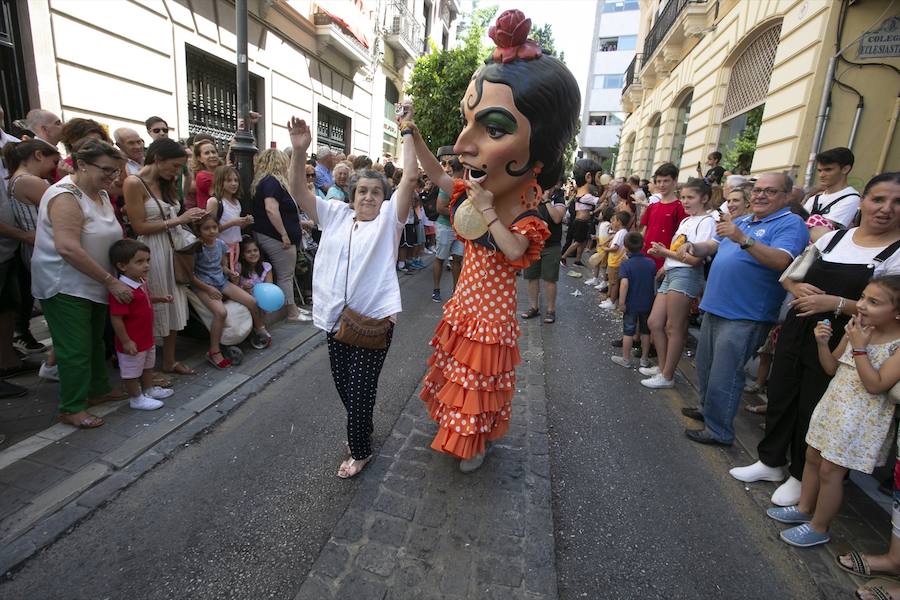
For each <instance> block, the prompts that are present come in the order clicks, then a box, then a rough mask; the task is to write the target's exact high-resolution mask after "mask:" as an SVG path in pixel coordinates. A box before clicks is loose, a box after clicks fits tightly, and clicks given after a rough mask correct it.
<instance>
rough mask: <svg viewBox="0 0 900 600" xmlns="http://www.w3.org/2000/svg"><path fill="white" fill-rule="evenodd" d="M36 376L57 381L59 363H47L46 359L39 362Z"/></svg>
mask: <svg viewBox="0 0 900 600" xmlns="http://www.w3.org/2000/svg"><path fill="white" fill-rule="evenodd" d="M38 377H40V378H41V379H47V380H49V381H59V365H48V364H47V362H46V361H44V362H42V363H41V368H40V370H38Z"/></svg>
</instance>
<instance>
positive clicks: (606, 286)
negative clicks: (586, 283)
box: [594, 281, 609, 292]
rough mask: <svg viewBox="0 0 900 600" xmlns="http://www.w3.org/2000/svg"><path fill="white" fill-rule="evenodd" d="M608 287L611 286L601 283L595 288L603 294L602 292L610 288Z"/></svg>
mask: <svg viewBox="0 0 900 600" xmlns="http://www.w3.org/2000/svg"><path fill="white" fill-rule="evenodd" d="M608 287H609V284H608V283H606V281H601V282H600V283H598V284H597V285H595V286H594V289H595V290H600V291H601V292H602V291H605V290H606V288H608Z"/></svg>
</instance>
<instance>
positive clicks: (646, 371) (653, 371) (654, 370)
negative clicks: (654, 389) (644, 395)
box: [638, 366, 660, 377]
mask: <svg viewBox="0 0 900 600" xmlns="http://www.w3.org/2000/svg"><path fill="white" fill-rule="evenodd" d="M638 373H640V374H641V375H646V376H647V377H653V376H654V375H659V374H660V370H659V367H655V366H654V367H641V368H640V369H638Z"/></svg>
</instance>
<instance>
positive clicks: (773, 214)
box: [682, 173, 809, 446]
mask: <svg viewBox="0 0 900 600" xmlns="http://www.w3.org/2000/svg"><path fill="white" fill-rule="evenodd" d="M793 185H794V182H793V181H792V180H791V177H790V176H789V175H787V174H783V173H763V174H762V175H760V176H759V179H757V180H756V183H755V184H754V186H753V190H752V191H751V194H750V208H751V210H752V214H750V215H745V216H742V217H739V218H737V219H735V220H734V221H733V222H732V221H730V220H729V219H727V217H726V220H723V221H722V222H721V223H719V224H718V225H717V226H716V237H715V239H712V240H709V241H708V242H698V243H696V244H690V243H689V244H685V246H687V249H686V251H687V252H690V253H691V254H693V255H694V256H701V257H702V256H711V255H712V254H715V255H716V259H715V260H714V261H713V263H712V268H711V269H710V272H709V279H708V281H707V283H706V291H705V292H704V295H703V301H702V302H701V303H700V308H701V309H702V310H704V311H705V312H706V314H705V315H704V317H703V325H702V327H701V328H700V340H699V344H698V346H697V383H698V387H699V389H700V409H699V410H698V409H696V408H685V409H682V413H683V414H684V415H685V416H687V417H691V418H693V419H695V420H698V421H703V422H705V424H706V427H705V428H704V429H696V430H695V429H686V430H685V432H684V433H685V435H686V436H687V437H688V438H690V439H691V440H692V441H695V442H699V443H701V444H719V445H723V446H730V445H731V444H732V443H733V442H734V416H735V414H736V413H737V409H738V405H739V404H740V401H741V392H742V390H743V388H744V364H745V363H746V362H747V360H749V358H750V356H752V354H753V352H754V351H755V350H756V349H757V348H758V347H759V346H760V344H761V343H762V341H763V338H764V336H765V335H766V334H767V333H768V331H769V327H770V326H771V325H772V323H774V322H776V321H777V319H778V310H779V308H780V307H781V304H782V302H783V301H784V294H785V291H784V288H783V287H781V284H780V283H779V282H778V278H779V276H780V275H781V273H782V271H784V270H785V269H786V268H787V266H788V265H789V264H791V261H793V260H794V257H795V256H797V255H798V254H800V253H801V252H802V251H803V249H804V248H805V247H806V244H807V243H808V242H809V233H808V232H807V229H806V226H805V225H804V223H803V220H802V219H801V218H800V217H798V216H797V215H795V214H793V213H792V212H791V211H790V210H789V209H788V208H787V204H788V196H789V194H790V192H791V189H792V188H793Z"/></svg>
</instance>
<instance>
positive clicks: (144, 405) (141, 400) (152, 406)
mask: <svg viewBox="0 0 900 600" xmlns="http://www.w3.org/2000/svg"><path fill="white" fill-rule="evenodd" d="M164 404H165V403H164V402H163V401H162V400H154V399H153V398H148V397H147V396H144V395H143V394H141V395H140V396H138V397H136V398H129V399H128V405H129V406H131V408H133V409H134V410H156V409H157V408H162V407H163V405H164Z"/></svg>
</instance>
